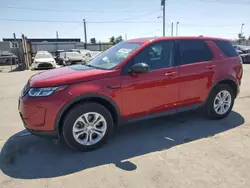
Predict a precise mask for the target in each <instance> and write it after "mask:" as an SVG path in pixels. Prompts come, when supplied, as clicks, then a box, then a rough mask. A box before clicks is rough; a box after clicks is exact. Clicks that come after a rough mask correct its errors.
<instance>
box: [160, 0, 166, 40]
mask: <svg viewBox="0 0 250 188" xmlns="http://www.w3.org/2000/svg"><path fill="white" fill-rule="evenodd" d="M165 4H166V3H165V0H161V6H162V16H163V18H162V29H163V36H164V37H165Z"/></svg>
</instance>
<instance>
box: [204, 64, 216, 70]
mask: <svg viewBox="0 0 250 188" xmlns="http://www.w3.org/2000/svg"><path fill="white" fill-rule="evenodd" d="M215 67H216V65H207V66H206V68H207V69H213V68H215Z"/></svg>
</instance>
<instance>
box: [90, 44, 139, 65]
mask: <svg viewBox="0 0 250 188" xmlns="http://www.w3.org/2000/svg"><path fill="white" fill-rule="evenodd" d="M141 45H142V43H132V42H120V43H118V44H116V45H115V46H113V47H112V48H109V49H108V50H106V51H105V52H103V53H101V54H99V55H98V56H97V57H96V58H94V59H93V60H91V61H90V62H89V63H88V65H90V66H93V67H96V68H101V69H113V68H115V67H116V66H117V65H119V64H120V63H121V62H122V61H123V60H124V59H126V58H127V57H128V56H129V55H130V54H131V53H133V52H134V51H135V50H136V49H137V48H139V47H140V46H141Z"/></svg>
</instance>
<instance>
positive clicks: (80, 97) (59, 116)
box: [55, 93, 121, 130]
mask: <svg viewBox="0 0 250 188" xmlns="http://www.w3.org/2000/svg"><path fill="white" fill-rule="evenodd" d="M88 98H100V99H104V100H106V101H107V102H109V103H110V104H111V105H112V106H113V107H114V108H115V110H116V115H117V117H118V118H117V120H118V122H117V124H119V122H120V117H121V116H120V114H121V113H120V110H119V107H118V106H117V104H116V103H115V102H114V101H113V100H112V99H111V98H109V97H107V96H104V95H101V94H97V93H88V94H84V95H81V96H78V97H76V98H74V99H72V100H71V101H70V102H68V103H67V104H65V105H64V106H63V107H62V108H61V110H60V111H59V113H58V114H57V117H56V121H55V130H59V127H60V124H59V122H60V120H61V118H62V116H63V114H64V112H65V111H66V110H67V109H68V108H70V106H71V105H73V104H76V103H77V102H80V101H82V100H84V99H88Z"/></svg>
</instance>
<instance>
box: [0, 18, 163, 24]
mask: <svg viewBox="0 0 250 188" xmlns="http://www.w3.org/2000/svg"><path fill="white" fill-rule="evenodd" d="M0 21H7V22H32V23H82V21H66V20H29V19H2V18H0ZM87 23H91V24H92V23H93V24H95V23H98V24H102V23H145V24H147V23H148V24H151V23H160V22H157V21H89V22H87Z"/></svg>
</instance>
